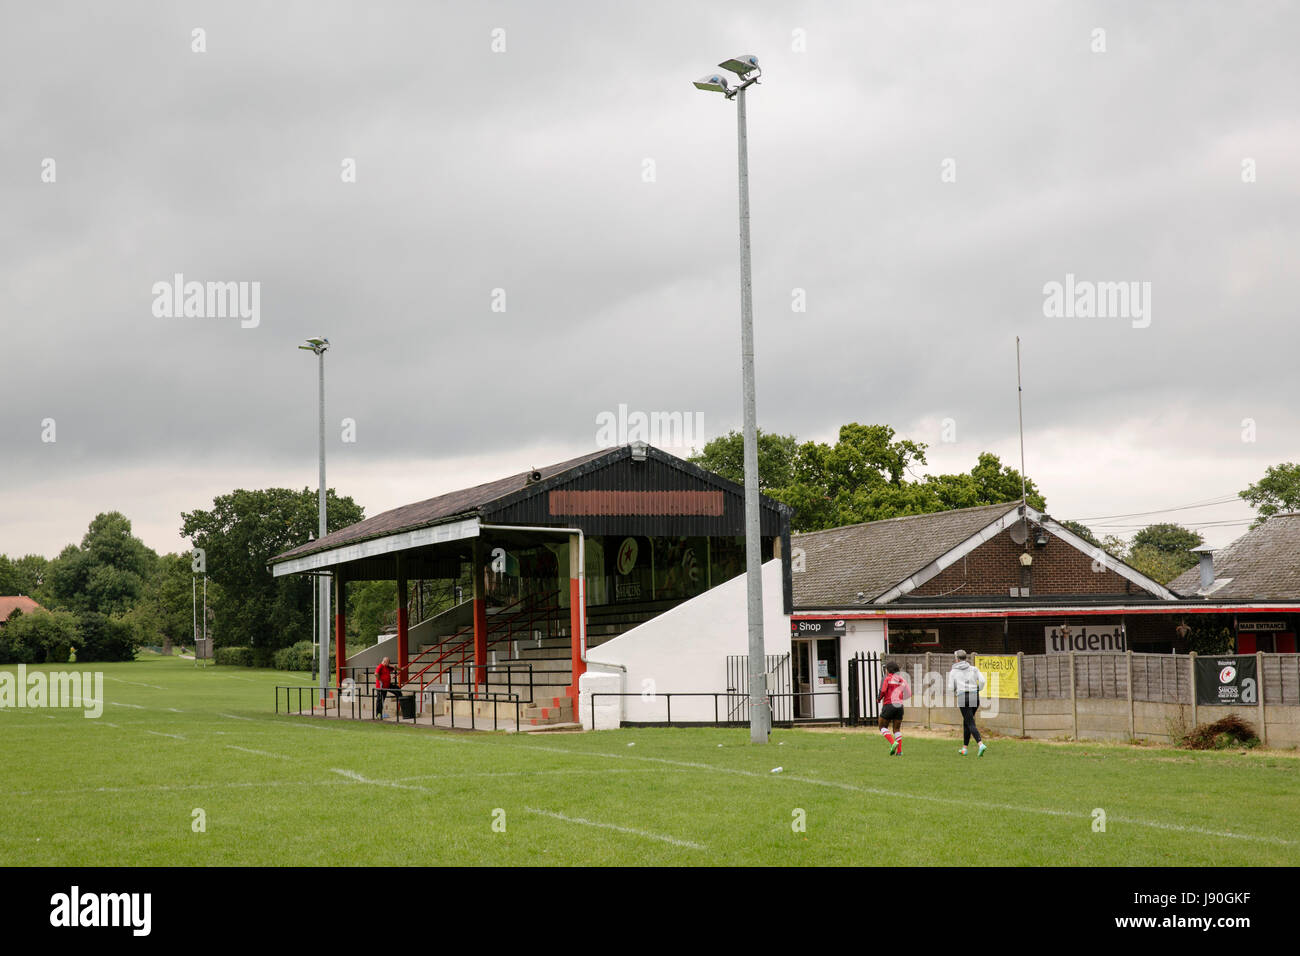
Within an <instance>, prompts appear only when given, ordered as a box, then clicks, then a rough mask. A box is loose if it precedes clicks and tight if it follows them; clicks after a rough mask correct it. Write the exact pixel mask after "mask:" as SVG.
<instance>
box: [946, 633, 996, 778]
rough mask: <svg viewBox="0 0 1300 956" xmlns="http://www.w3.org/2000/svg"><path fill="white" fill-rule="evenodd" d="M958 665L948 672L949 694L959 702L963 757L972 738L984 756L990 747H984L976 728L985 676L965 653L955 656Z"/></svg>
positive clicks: (960, 652) (961, 652)
mask: <svg viewBox="0 0 1300 956" xmlns="http://www.w3.org/2000/svg"><path fill="white" fill-rule="evenodd" d="M953 657H954V658H956V663H954V664H953V665H952V670H950V671H949V672H948V693H950V694H952V695H953V697H955V698H956V700H957V709H958V710H960V711H961V737H962V743H961V755H962V756H963V757H964V756H966V749H967V748H968V747H969V746H970V741H971V738H972V737H974V738H975V742H976V743H977V744H979V756H981V757H983V756H984V751H986V750H988V747H986V746H985V745H984V740H983V739H982V738H981V737H980V732H979V728H978V727H976V726H975V711H977V710H979V706H980V691H982V690H983V689H984V683H985V680H984V675H983V674H981V673H980V671H979V668H977V667H974V666H972V665H971V663H970V662H969V661H968V660H966V652H965V651H957V652H956V653H954V654H953Z"/></svg>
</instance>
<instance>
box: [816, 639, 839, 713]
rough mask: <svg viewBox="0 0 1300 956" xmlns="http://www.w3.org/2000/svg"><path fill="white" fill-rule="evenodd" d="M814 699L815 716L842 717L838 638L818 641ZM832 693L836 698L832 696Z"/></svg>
mask: <svg viewBox="0 0 1300 956" xmlns="http://www.w3.org/2000/svg"><path fill="white" fill-rule="evenodd" d="M816 678H817V679H816V680H815V681H814V685H815V687H814V689H815V690H816V691H817V696H815V697H813V698H812V700H813V716H814V717H818V718H833V717H838V716H839V715H840V706H839V705H840V702H839V699H838V698H839V692H840V639H839V638H838V637H821V638H818V639H817V671H816ZM832 692H833V693H834V695H835V696H831V694H832Z"/></svg>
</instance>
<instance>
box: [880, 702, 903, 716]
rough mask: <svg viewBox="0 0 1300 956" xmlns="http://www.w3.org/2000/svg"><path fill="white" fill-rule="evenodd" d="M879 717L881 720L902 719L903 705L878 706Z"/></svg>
mask: <svg viewBox="0 0 1300 956" xmlns="http://www.w3.org/2000/svg"><path fill="white" fill-rule="evenodd" d="M880 719H881V720H902V719H903V705H902V704H885V706H883V707H881V708H880Z"/></svg>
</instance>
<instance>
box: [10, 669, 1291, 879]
mask: <svg viewBox="0 0 1300 956" xmlns="http://www.w3.org/2000/svg"><path fill="white" fill-rule="evenodd" d="M71 666H72V667H76V666H77V665H71ZM7 669H8V670H11V671H12V670H14V668H12V667H11V668H7ZM84 669H86V670H91V669H96V670H101V671H102V672H103V673H104V675H105V683H104V688H105V693H104V696H105V698H106V703H105V706H104V709H103V715H102V716H101V717H100V718H98V719H87V718H85V717H83V716H82V713H81V711H79V710H49V709H46V710H33V709H25V708H24V709H10V708H6V709H3V710H2V711H0V740H2V741H3V753H4V765H5V773H4V776H3V780H0V864H4V865H78V866H86V865H140V864H147V865H209V864H234V865H289V864H296V865H301V864H329V865H349V864H383V863H398V864H453V865H512V864H539V863H542V864H558V865H565V864H689V865H719V864H762V865H768V864H779V865H820V864H850V865H860V864H872V863H880V862H882V861H887V862H889V863H891V864H893V865H927V864H945V865H973V864H978V865H1055V864H1070V865H1089V866H1121V865H1155V866H1159V865H1167V864H1181V865H1220V866H1232V865H1275V864H1290V865H1295V864H1297V863H1300V827H1297V820H1300V760H1297V759H1296V758H1295V757H1294V756H1288V755H1284V754H1279V755H1268V754H1260V753H1251V754H1246V755H1239V754H1236V753H1197V754H1190V753H1181V752H1177V751H1171V750H1162V749H1157V748H1137V747H1122V746H1104V745H1098V744H1054V743H1031V742H1026V741H1018V740H1006V739H999V740H995V741H993V742H992V747H991V748H990V751H989V753H988V755H986V756H985V757H983V758H982V759H976V758H975V757H974V756H970V757H965V758H962V757H960V756H958V754H957V743H955V742H954V741H952V740H950V739H942V740H940V739H922V738H920V737H912V738H909V739H908V740H907V743H906V746H905V750H906V753H905V755H904V756H903V757H902V758H901V759H900V758H892V757H889V756H888V755H887V753H886V748H885V745H884V743H883V741H882V740H881V739H880V737H879V736H878V735H875V734H863V733H860V732H850V731H845V732H833V733H827V732H812V731H799V730H787V731H781V730H778V731H776V732H775V733H774V734H773V736H772V743H771V744H770V745H768V746H766V747H756V746H752V745H750V744H749V741H748V731H747V730H744V729H712V728H708V729H696V728H692V729H625V730H619V731H606V732H601V733H589V734H541V735H506V734H485V733H478V734H470V733H453V732H441V731H431V730H427V729H420V730H415V729H411V728H409V727H407V728H403V727H397V726H394V725H392V723H391V722H390V723H388V724H383V725H377V724H374V723H372V722H355V723H354V722H350V721H328V722H326V721H322V720H319V719H315V720H313V719H310V718H305V717H304V718H297V717H276V716H275V714H274V697H273V693H272V690H271V688H272V687H273V686H274V685H275V684H277V683H296V682H299V680H300V677H299V676H289V675H286V674H285V673H283V672H274V671H248V670H242V669H239V670H232V669H228V668H212V667H209V668H208V669H206V670H199V669H196V668H195V667H194V665H193V662H190V661H181V660H178V659H172V658H156V657H154V658H150V659H142V660H140V661H136V662H134V663H130V664H108V665H84ZM778 766H779V767H781V768H782V770H781V772H780V773H773V772H772V770H773V769H774V768H776V767H778ZM1095 808H1100V809H1102V810H1104V811H1105V813H1106V829H1105V832H1094V828H1093V811H1094V809H1095ZM198 809H201V810H202V811H203V815H204V818H205V821H206V832H195V830H194V827H193V821H194V819H195V816H194V811H195V810H198ZM800 810H802V811H803V812H804V814H803V816H804V819H805V820H806V831H804V832H797V831H796V830H795V829H794V828H792V822H795V821H796V819H797V817H798V814H797V811H800ZM494 820H495V821H497V823H498V827H499V826H501V825H502V824H504V832H498V830H497V829H494V827H493V823H494Z"/></svg>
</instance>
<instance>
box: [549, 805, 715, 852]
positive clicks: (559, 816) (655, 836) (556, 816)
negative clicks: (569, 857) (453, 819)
mask: <svg viewBox="0 0 1300 956" xmlns="http://www.w3.org/2000/svg"><path fill="white" fill-rule="evenodd" d="M524 811H525V812H527V813H535V814H537V815H538V816H541V817H550V818H551V819H552V820H563V821H564V822H565V823H578V824H581V825H582V826H586V827H598V828H600V829H602V830H617V831H618V832H619V833H628V834H631V835H632V836H639V837H645V838H646V839H648V840H659V841H660V842H662V843H671V844H672V845H673V846H684V847H686V848H687V849H689V850H707V849H708V847H706V846H704V845H703V844H700V843H693V842H691V841H690V840H679V839H678V838H677V837H671V836H664V835H663V834H662V833H651V832H650V831H649V830H638V829H636V828H635V827H624V826H619V825H618V824H617V823H602V822H601V821H599V820H587V819H584V818H583V817H569V816H565V815H564V814H563V813H555V812H554V811H551V810H539V809H537V808H536V807H524Z"/></svg>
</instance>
